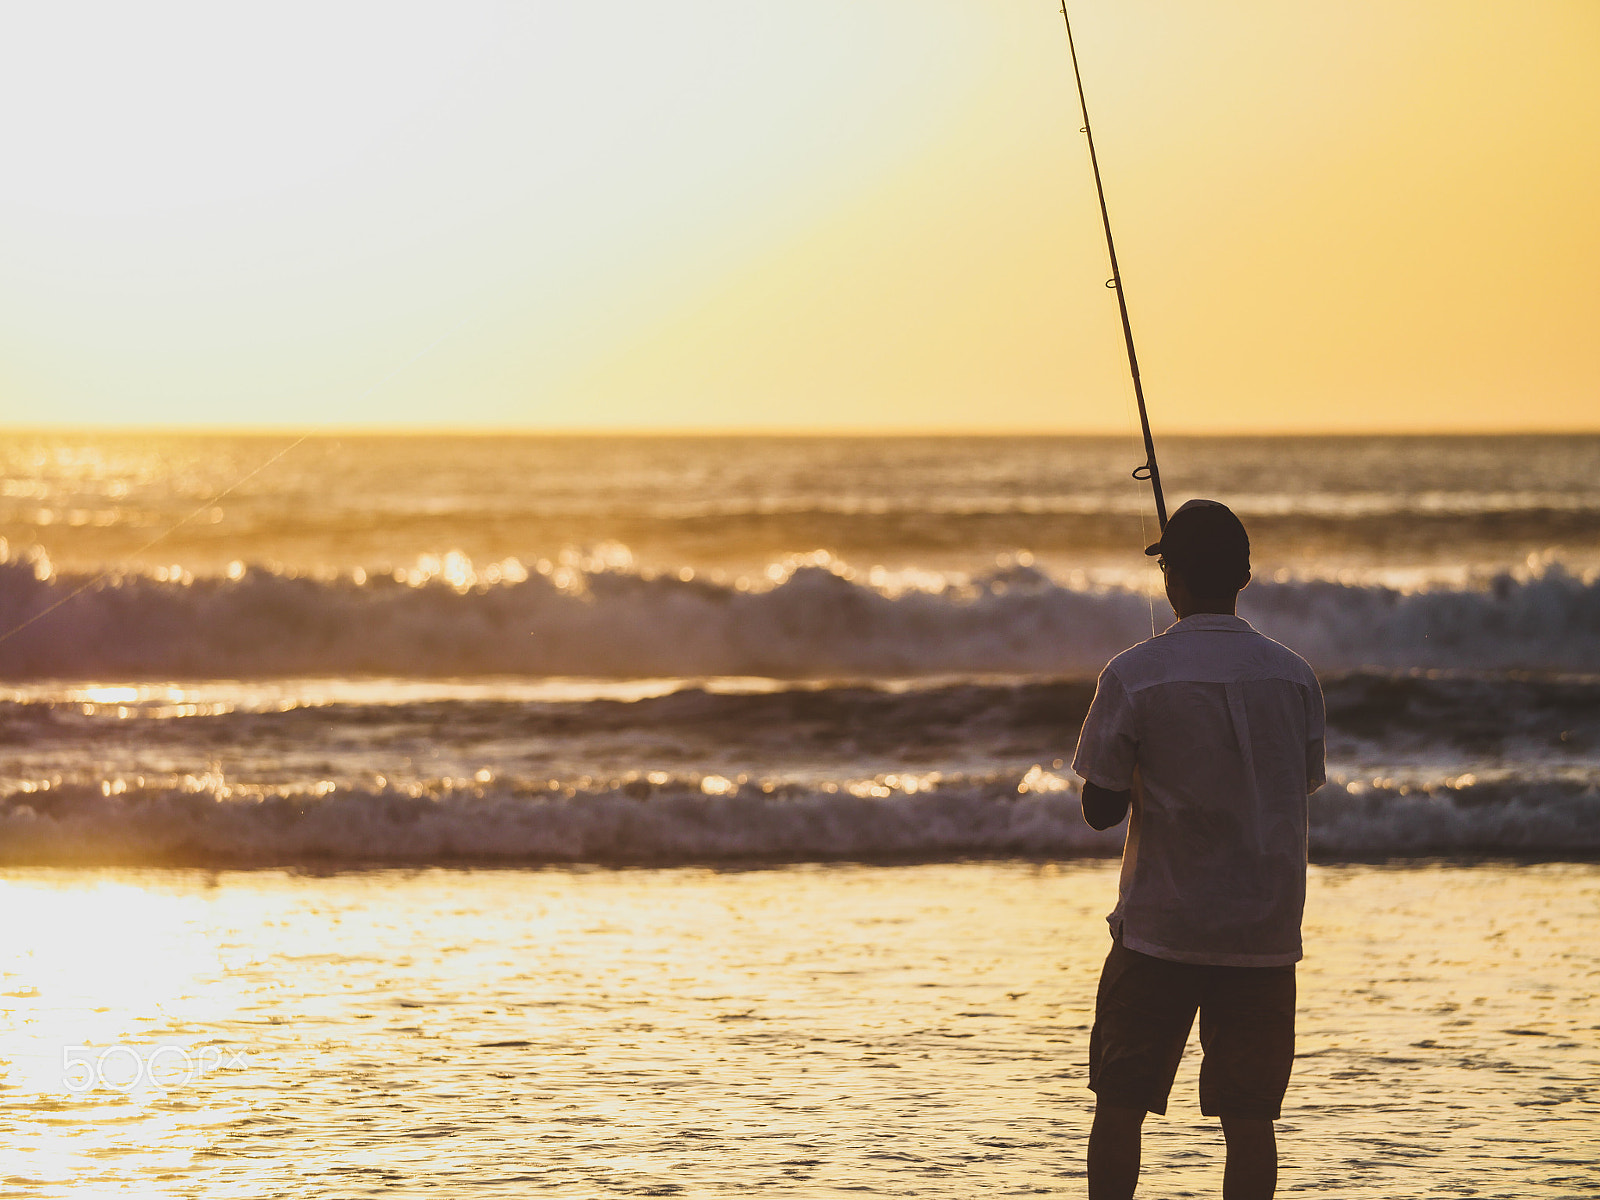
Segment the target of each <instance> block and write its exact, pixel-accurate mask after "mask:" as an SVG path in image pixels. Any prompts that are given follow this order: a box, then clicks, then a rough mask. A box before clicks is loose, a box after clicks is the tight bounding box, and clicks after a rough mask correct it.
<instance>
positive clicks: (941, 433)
mask: <svg viewBox="0 0 1600 1200" xmlns="http://www.w3.org/2000/svg"><path fill="white" fill-rule="evenodd" d="M0 433H12V434H34V435H40V434H45V435H56V436H63V435H65V436H91V435H94V434H106V435H112V436H145V437H183V436H193V437H459V438H471V437H543V438H574V439H577V438H606V437H638V438H663V439H665V438H762V437H770V438H838V439H844V438H993V439H996V440H999V439H1003V438H1009V439H1016V438H1105V439H1113V440H1122V439H1129V440H1132V441H1138V440H1139V435H1138V433H1137V432H1136V431H1132V432H1130V431H1127V430H1108V429H1062V428H1055V429H1038V428H1033V429H1029V428H1017V429H992V428H991V429H978V428H963V427H959V426H955V427H949V426H947V427H942V428H934V429H915V428H907V427H905V426H880V427H860V428H855V427H842V428H840V427H834V428H802V427H774V426H757V427H751V426H732V425H730V426H711V425H708V426H704V427H682V426H677V427H674V426H637V427H618V426H594V427H550V428H539V427H534V426H524V425H494V426H490V425H468V426H452V425H426V424H411V425H407V424H399V425H376V424H374V425H328V426H310V427H307V426H304V425H163V424H149V425H136V424H129V425H98V424H56V423H44V422H38V423H35V422H19V423H16V424H11V423H3V422H0ZM1597 435H1600V425H1595V426H1593V427H1587V428H1584V427H1579V428H1573V427H1554V426H1552V427H1537V426H1534V427H1527V428H1521V429H1495V428H1484V429H1471V428H1468V429H1428V428H1415V429H1256V430H1251V431H1248V432H1244V431H1237V430H1196V429H1189V428H1178V429H1167V430H1163V431H1161V432H1159V433H1158V434H1157V437H1158V439H1160V438H1167V437H1177V438H1263V439H1266V438H1382V437H1390V438H1424V437H1428V438H1450V437H1459V438H1483V437H1594V436H1597Z"/></svg>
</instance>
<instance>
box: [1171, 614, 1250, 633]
mask: <svg viewBox="0 0 1600 1200" xmlns="http://www.w3.org/2000/svg"><path fill="white" fill-rule="evenodd" d="M1212 630H1215V631H1217V632H1219V633H1254V632H1255V626H1253V625H1251V624H1250V622H1249V621H1246V620H1245V619H1244V618H1243V617H1234V616H1229V615H1228V614H1227V613H1191V614H1190V615H1189V616H1187V617H1185V618H1183V620H1181V621H1175V622H1173V624H1171V625H1169V626H1167V629H1166V632H1167V633H1198V632H1202V631H1212Z"/></svg>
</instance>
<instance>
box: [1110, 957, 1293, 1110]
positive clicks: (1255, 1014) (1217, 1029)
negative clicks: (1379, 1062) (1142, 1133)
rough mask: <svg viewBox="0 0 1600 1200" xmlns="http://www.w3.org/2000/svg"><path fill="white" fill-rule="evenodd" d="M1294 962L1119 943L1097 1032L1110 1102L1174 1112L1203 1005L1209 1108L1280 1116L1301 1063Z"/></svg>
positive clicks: (1203, 1077)
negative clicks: (1235, 962)
mask: <svg viewBox="0 0 1600 1200" xmlns="http://www.w3.org/2000/svg"><path fill="white" fill-rule="evenodd" d="M1294 1002H1295V1001H1294V966H1293V964H1290V965H1289V966H1286V967H1212V966H1202V965H1199V964H1197V963H1178V962H1168V961H1167V960H1166V959H1163V958H1152V957H1150V956H1149V955H1148V954H1140V953H1138V952H1137V951H1134V950H1129V949H1127V948H1126V947H1124V946H1122V945H1120V944H1116V945H1113V946H1112V947H1111V953H1110V954H1108V955H1107V956H1106V965H1105V969H1104V970H1103V971H1102V972H1101V973H1100V991H1099V994H1098V995H1097V996H1096V997H1095V1012H1094V1032H1093V1033H1092V1034H1090V1036H1089V1086H1090V1087H1091V1088H1093V1089H1094V1091H1095V1093H1096V1094H1097V1095H1098V1096H1099V1097H1100V1099H1102V1100H1104V1101H1105V1102H1106V1103H1107V1104H1115V1105H1119V1106H1120V1107H1123V1108H1136V1109H1141V1110H1143V1111H1145V1112H1153V1113H1165V1112H1166V1111H1167V1096H1168V1094H1169V1093H1170V1092H1171V1091H1172V1080H1173V1077H1174V1076H1175V1075H1177V1073H1178V1061H1179V1060H1180V1059H1181V1058H1182V1057H1183V1047H1184V1044H1185V1043H1186V1042H1188V1040H1189V1029H1190V1027H1191V1026H1192V1025H1193V1024H1194V1014H1195V1012H1196V1011H1197V1010H1198V1012H1199V1013H1200V1046H1201V1048H1202V1050H1203V1051H1204V1053H1205V1057H1204V1059H1202V1060H1201V1064H1200V1111H1201V1112H1203V1113H1204V1114H1205V1115H1206V1116H1208V1117H1256V1118H1267V1119H1270V1120H1276V1119H1277V1118H1278V1115H1279V1112H1280V1111H1281V1110H1282V1107H1283V1093H1284V1090H1285V1089H1286V1088H1287V1087H1288V1086H1289V1070H1290V1068H1291V1067H1292V1066H1293V1065H1294Z"/></svg>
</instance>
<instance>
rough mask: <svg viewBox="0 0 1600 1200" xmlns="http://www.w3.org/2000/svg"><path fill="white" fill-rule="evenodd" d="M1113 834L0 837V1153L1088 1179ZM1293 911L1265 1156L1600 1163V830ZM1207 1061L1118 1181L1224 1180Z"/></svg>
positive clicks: (1435, 1182)
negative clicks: (291, 860) (847, 854)
mask: <svg viewBox="0 0 1600 1200" xmlns="http://www.w3.org/2000/svg"><path fill="white" fill-rule="evenodd" d="M1115 870H1116V868H1115V865H1114V864H1112V863H1109V862H1104V861H1075V862H1064V863H1059V864H1056V863H1027V862H1015V861H1009V862H1008V861H998V862H957V863H944V864H931V865H921V866H903V867H885V866H857V865H829V866H796V867H771V868H763V869H755V870H728V871H712V870H707V869H703V868H673V869H662V870H572V869H544V870H504V871H454V870H439V869H430V870H425V871H417V872H409V871H381V872H350V873H343V874H332V875H326V876H320V877H319V876H312V875H305V874H283V873H274V872H231V873H221V874H213V873H204V872H180V871H148V870H146V871H96V872H87V871H70V870H59V869H54V870H31V871H20V870H11V871H8V872H7V873H5V874H4V875H3V876H0V905H3V910H4V911H5V912H6V913H7V915H8V919H7V921H6V922H5V925H4V928H3V930H0V963H3V964H4V977H3V981H0V991H3V992H4V996H3V997H0V1063H3V1066H4V1084H5V1088H6V1093H7V1096H6V1104H5V1105H4V1108H3V1118H0V1120H3V1126H0V1141H3V1144H4V1145H5V1146H6V1147H7V1150H6V1154H5V1160H4V1167H3V1168H0V1171H3V1174H0V1183H3V1185H4V1186H5V1187H6V1188H7V1189H8V1190H10V1191H14V1192H16V1193H18V1194H26V1195H38V1196H67V1195H83V1194H96V1195H101V1194H109V1193H112V1192H116V1193H117V1194H123V1195H137V1196H173V1197H177V1196H197V1197H213V1196H216V1197H221V1196H249V1197H265V1196H280V1195H282V1196H287V1195H291V1194H292V1195H296V1196H308V1195H309V1196H353V1195H367V1194H376V1193H378V1192H380V1191H381V1192H383V1193H385V1194H389V1195H407V1194H412V1193H422V1192H441V1191H442V1192H445V1193H447V1194H465V1193H467V1192H469V1191H470V1192H471V1193H472V1194H498V1195H506V1196H518V1195H527V1194H531V1193H538V1194H549V1195H570V1196H592V1195H619V1196H620V1195H683V1196H697V1195H748V1194H752V1193H757V1192H760V1193H763V1194H773V1195H792V1196H818V1195H833V1194H842V1193H845V1192H849V1193H851V1194H855V1195H903V1196H936V1197H937V1196H970V1195H973V1194H977V1193H986V1194H1001V1195H1003V1194H1011V1193H1030V1194H1056V1193H1061V1194H1069V1195H1082V1194H1083V1191H1084V1182H1083V1174H1082V1161H1083V1152H1084V1139H1085V1137H1086V1134H1087V1130H1088V1117H1089V1111H1090V1105H1089V1093H1088V1092H1087V1091H1086V1090H1085V1088H1084V1086H1083V1081H1084V1075H1085V1063H1086V1060H1087V1046H1088V1026H1089V1022H1090V1019H1091V1006H1092V1001H1093V992H1094V983H1095V978H1096V974H1097V971H1098V968H1099V963H1100V960H1101V958H1102V957H1103V954H1104V950H1105V945H1106V934H1105V926H1104V922H1103V919H1102V918H1103V914H1104V912H1105V911H1106V909H1108V908H1109V907H1110V905H1111V902H1112V899H1113V892H1114V888H1115ZM1306 934H1307V944H1308V947H1309V952H1310V953H1309V957H1308V958H1307V960H1306V962H1305V963H1304V964H1303V965H1302V967H1301V974H1300V997H1301V1003H1300V1036H1299V1055H1300V1057H1299V1060H1298V1062H1297V1064H1296V1069H1295V1077H1294V1080H1293V1082H1292V1083H1291V1085H1290V1093H1289V1097H1288V1101H1287V1103H1286V1106H1285V1111H1284V1118H1283V1121H1282V1122H1281V1124H1280V1145H1281V1147H1282V1152H1283V1160H1284V1162H1283V1171H1282V1176H1281V1182H1280V1191H1281V1193H1282V1194H1285V1195H1292V1194H1294V1193H1296V1192H1320V1193H1325V1194H1330V1195H1338V1196H1341V1197H1374V1198H1376V1197H1385V1198H1393V1197H1398V1196H1423V1195H1449V1196H1510V1195H1515V1196H1519V1197H1558V1196H1559V1197H1571V1196H1580V1195H1589V1194H1593V1193H1594V1192H1595V1191H1596V1189H1600V1165H1597V1163H1600V1119H1597V1118H1600V1104H1597V1097H1596V1081H1597V1080H1600V1005H1597V1004H1596V993H1597V991H1600V866H1597V865H1596V864H1592V863H1568V864H1548V865H1507V864H1492V863H1491V864H1480V865H1473V866H1459V865H1437V864H1425V865H1412V866H1407V867H1398V868H1388V867H1373V866H1338V867H1334V866H1314V867H1313V868H1312V872H1311V880H1310V893H1309V901H1308V911H1307V922H1306ZM72 1047H82V1048H83V1049H78V1050H72V1049H70V1048H72ZM161 1047H167V1048H168V1049H165V1050H162V1051H160V1053H157V1051H158V1048H161ZM64 1051H65V1053H66V1055H67V1057H68V1058H70V1059H72V1060H74V1061H73V1062H71V1063H69V1064H68V1067H67V1068H65V1069H64V1066H63V1054H64ZM1197 1070H1198V1064H1197V1062H1196V1061H1195V1058H1194V1056H1193V1055H1192V1054H1191V1056H1190V1057H1189V1058H1188V1059H1186V1060H1185V1063H1184V1066H1183V1069H1182V1071H1181V1072H1180V1076H1179V1080H1178V1084H1177V1087H1176V1088H1175V1091H1174V1098H1173V1104H1172V1107H1171V1109H1170V1110H1169V1115H1168V1117H1166V1118H1165V1119H1161V1118H1151V1119H1150V1121H1149V1123H1148V1125H1147V1134H1146V1146H1145V1163H1146V1166H1145V1171H1146V1174H1145V1183H1144V1186H1143V1187H1142V1188H1141V1194H1142V1195H1150V1196H1169V1197H1176V1196H1188V1195H1207V1194H1209V1195H1216V1194H1218V1193H1219V1191H1220V1180H1221V1138H1220V1134H1219V1132H1218V1131H1217V1129H1216V1128H1215V1126H1214V1123H1213V1122H1208V1121H1205V1120H1204V1119H1202V1118H1201V1116H1200V1114H1199V1111H1198V1104H1197V1100H1196V1093H1195V1080H1196V1073H1197ZM136 1075H137V1078H136ZM152 1075H153V1076H154V1079H155V1082H154V1083H152V1082H151V1076H152Z"/></svg>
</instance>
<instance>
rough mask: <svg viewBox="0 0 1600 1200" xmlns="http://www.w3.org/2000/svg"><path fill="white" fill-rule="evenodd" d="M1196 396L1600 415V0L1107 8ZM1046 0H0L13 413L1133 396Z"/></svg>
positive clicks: (1280, 421)
mask: <svg viewBox="0 0 1600 1200" xmlns="http://www.w3.org/2000/svg"><path fill="white" fill-rule="evenodd" d="M1071 11H1072V17H1073V22H1074V31H1075V33H1076V36H1077V42H1078V52H1079V58H1080V61H1081V64H1082V68H1083V74H1084V83H1085V86H1086V88H1087V91H1088V99H1089V106H1090V116H1091V119H1092V120H1093V122H1094V130H1095V139H1096V146H1097V149H1098V151H1099V155H1100V161H1101V166H1102V170H1103V172H1104V176H1105V187H1106V193H1107V199H1108V202H1109V205H1110V210H1111V216H1112V221H1113V226H1114V230H1115V233H1116V237H1117V247H1118V253H1119V257H1120V260H1121V264H1122V275H1123V279H1124V283H1125V285H1126V290H1127V296H1128V303H1129V308H1130V312H1131V315H1132V321H1133V326H1134V332H1135V336H1136V338H1137V343H1138V348H1139V357H1140V363H1141V366H1142V368H1143V376H1144V382H1145V389H1146V394H1147V397H1148V399H1149V407H1150V414H1151V418H1152V421H1153V422H1154V423H1155V425H1156V428H1157V430H1158V432H1161V431H1167V432H1218V433H1250V432H1263V433H1265V432H1380V431H1397V432H1413V431H1417V432H1435V431H1439V432H1446V431H1463V432H1481V431H1506V430H1578V429H1588V430H1594V429H1600V220H1597V219H1596V218H1597V214H1600V83H1597V82H1596V80H1597V78H1600V75H1597V72H1596V64H1597V62H1600V4H1596V3H1594V2H1593V0H1565V2H1562V0H1529V2H1528V3H1522V4H1515V5H1512V4H1506V3H1503V2H1501V0H1381V2H1378V0H1297V2H1296V3H1294V4H1283V3H1282V2H1281V0H1227V2H1226V3H1224V2H1222V0H1194V2H1190V3H1184V4H1175V3H1172V2H1171V0H1075V2H1074V3H1073V4H1072V10H1071ZM1076 104H1077V98H1076V94H1075V92H1074V90H1073V83H1072V74H1071V63H1070V60H1069V58H1068V55H1067V45H1066V38H1065V33H1064V30H1063V26H1062V22H1061V17H1060V14H1059V12H1058V11H1057V9H1056V8H1055V7H1054V6H1053V5H1052V4H1051V3H1050V0H1037V2H1036V0H808V3H806V4H803V5H793V4H784V5H779V4H750V3H748V2H747V0H653V2H652V3H649V4H645V3H635V2H633V0H613V2H610V3H606V4H573V3H570V0H562V2H559V3H558V2H549V3H545V2H539V0H525V2H523V3H515V4H498V3H477V2H471V0H464V2H459V3H452V4H448V5H446V4H443V3H436V4H426V5H423V4H414V3H399V2H393V0H391V2H387V3H315V4H302V3H295V2H292V0H291V2H284V3H275V4H273V5H265V4H258V5H215V4H210V3H191V4H180V3H161V2H159V0H155V2H151V3H145V4H140V5H124V4H110V3H104V4H89V3H73V2H70V0H68V2H63V3H58V4H50V5H42V4H36V5H24V4H15V5H6V6H4V7H0V159H3V161H4V163H5V174H6V186H5V187H4V188H3V189H0V423H4V424H9V425H14V426H15V425H34V426H38V425H48V426H86V427H96V426H160V427H180V428H187V427H195V428H218V427H247V428H264V427H291V428H310V429H316V428H329V429H334V428H338V429H349V428H357V427H378V428H418V429H423V428H452V429H481V430H528V431H544V430H650V431H677V430H682V431H702V430H707V431H711V430H714V431H722V430H781V431H830V432H831V431H853V430H860V431H874V432H876V431H905V432H953V433H964V432H979V433H983V432H992V433H1013V432H1079V431H1082V432H1113V433H1123V432H1125V431H1126V430H1127V429H1128V426H1129V421H1130V419H1131V411H1132V402H1131V397H1132V389H1131V385H1130V383H1129V379H1128V370H1127V362H1126V358H1125V355H1124V350H1123V345H1122V336H1121V331H1120V327H1119V325H1118V320H1117V312H1116V303H1115V297H1114V294H1113V293H1112V292H1111V291H1109V290H1107V289H1106V288H1105V287H1104V286H1103V284H1104V281H1105V280H1106V278H1107V277H1108V276H1109V274H1110V272H1109V268H1108V265H1107V259H1106V250H1105V244H1104V240H1103V234H1102V232H1101V228H1100V221H1099V213H1098V209H1097V208H1096V204H1095V196H1094V187H1093V178H1092V175H1091V174H1090V170H1089V162H1088V154H1087V150H1086V148H1085V144H1084V138H1083V137H1082V135H1081V134H1080V133H1079V126H1080V124H1081V119H1080V117H1079V116H1078V113H1077V108H1076Z"/></svg>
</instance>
